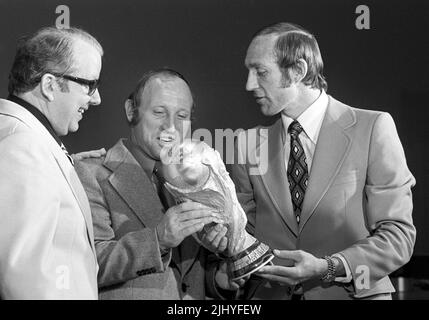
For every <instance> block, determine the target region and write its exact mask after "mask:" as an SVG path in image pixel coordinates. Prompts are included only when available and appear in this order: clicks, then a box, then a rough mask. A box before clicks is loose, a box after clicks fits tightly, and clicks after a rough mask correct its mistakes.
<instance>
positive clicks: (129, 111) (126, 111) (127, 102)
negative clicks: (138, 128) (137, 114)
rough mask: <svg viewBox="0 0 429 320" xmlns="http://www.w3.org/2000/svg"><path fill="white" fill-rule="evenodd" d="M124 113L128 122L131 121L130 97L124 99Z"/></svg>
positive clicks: (131, 105)
mask: <svg viewBox="0 0 429 320" xmlns="http://www.w3.org/2000/svg"><path fill="white" fill-rule="evenodd" d="M124 107H125V115H126V116H127V120H128V122H131V121H132V120H133V117H134V111H133V101H132V100H131V99H127V100H126V101H125V105H124Z"/></svg>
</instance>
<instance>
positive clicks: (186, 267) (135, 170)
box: [77, 69, 236, 300]
mask: <svg viewBox="0 0 429 320" xmlns="http://www.w3.org/2000/svg"><path fill="white" fill-rule="evenodd" d="M192 109H193V98H192V94H191V91H190V89H189V86H188V83H187V81H186V80H185V78H184V77H183V76H182V75H181V74H180V73H178V72H176V71H174V70H170V69H160V70H155V71H149V72H147V73H145V74H144V75H143V77H142V78H141V80H140V81H139V83H138V84H137V86H136V88H135V90H134V92H133V93H132V94H131V96H130V98H129V99H128V100H127V101H126V103H125V112H126V116H127V120H128V122H129V125H130V137H129V139H120V140H119V141H118V142H117V143H116V144H115V145H114V146H113V147H112V148H111V149H109V150H108V151H107V154H106V156H105V157H101V158H99V159H85V160H83V161H80V162H77V171H78V173H79V176H80V178H81V180H82V183H83V185H84V187H85V190H86V192H87V194H88V197H89V200H90V205H91V211H92V214H93V221H94V234H95V247H96V251H97V257H98V262H99V264H100V271H99V275H98V284H99V288H100V299H145V300H148V299H154V300H160V299H169V300H171V299H205V298H206V296H211V297H214V298H221V295H220V292H219V291H218V288H217V287H216V283H219V284H220V287H219V289H230V288H232V289H233V288H234V287H233V286H230V285H229V284H228V283H226V282H225V281H224V282H222V279H223V280H224V279H225V274H224V273H223V274H222V272H220V271H219V272H216V271H217V270H216V269H217V261H216V259H214V257H210V256H209V255H208V254H207V251H206V250H205V249H204V248H203V247H202V246H200V245H199V244H198V243H197V242H196V241H195V240H194V238H193V237H192V236H191V235H192V234H193V233H195V232H198V231H200V230H201V229H202V228H203V226H204V225H205V224H207V223H210V222H212V221H213V216H214V214H213V213H212V212H210V211H209V210H207V209H208V208H207V207H204V206H202V205H200V204H198V203H194V202H187V203H183V204H180V205H177V206H176V205H175V203H174V200H173V199H172V198H169V194H168V193H166V190H162V184H161V183H160V181H159V180H160V179H162V177H159V175H157V172H156V168H157V166H158V165H159V163H160V152H161V150H162V148H168V147H169V146H172V145H173V144H174V143H178V142H180V141H181V139H182V138H183V137H184V136H186V135H187V133H189V130H190V118H191V113H192ZM225 233H226V228H219V230H217V231H216V232H213V233H210V234H209V235H208V236H207V244H208V245H210V247H211V248H213V250H216V249H217V250H220V251H223V250H224V249H225V248H226V238H225V237H224V235H225ZM209 260H210V261H209ZM211 260H213V263H211ZM222 276H223V277H222ZM219 279H220V280H219ZM215 281H216V282H215ZM222 283H223V285H222ZM235 288H236V287H235Z"/></svg>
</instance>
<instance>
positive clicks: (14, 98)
mask: <svg viewBox="0 0 429 320" xmlns="http://www.w3.org/2000/svg"><path fill="white" fill-rule="evenodd" d="M7 100H9V101H12V102H15V103H16V104H19V105H20V106H21V107H23V108H25V109H26V110H27V111H28V112H30V113H31V114H32V115H33V116H34V117H36V119H37V120H39V122H40V123H41V124H42V125H43V126H44V127H45V128H46V130H48V132H49V133H50V134H51V136H52V137H53V138H54V139H55V141H56V142H57V143H58V145H59V146H60V147H61V146H64V144H63V143H62V141H61V139H60V137H59V136H58V135H57V133H56V132H55V130H54V128H53V127H52V125H51V123H50V122H49V120H48V118H46V116H45V115H44V114H43V113H42V112H41V111H40V110H39V109H37V108H36V107H35V106H33V105H32V104H31V103H29V102H27V101H25V100H24V99H21V98H20V97H17V96H15V95H13V94H10V95H9V96H8V97H7Z"/></svg>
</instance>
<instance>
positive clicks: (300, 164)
mask: <svg viewBox="0 0 429 320" xmlns="http://www.w3.org/2000/svg"><path fill="white" fill-rule="evenodd" d="M302 131H303V128H302V127H301V125H300V124H299V122H298V121H296V120H294V121H293V122H292V123H291V124H290V125H289V128H288V132H289V133H290V154H289V163H288V167H287V177H288V180H289V188H290V194H291V198H292V204H293V210H294V212H295V218H296V221H297V222H298V224H299V221H300V217H301V210H302V203H303V201H304V196H305V190H306V189H307V185H308V169H307V161H306V158H305V153H304V148H303V147H302V144H301V140H300V139H299V134H300V133H301V132H302Z"/></svg>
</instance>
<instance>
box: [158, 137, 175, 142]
mask: <svg viewBox="0 0 429 320" xmlns="http://www.w3.org/2000/svg"><path fill="white" fill-rule="evenodd" d="M159 139H160V140H161V141H163V142H171V141H173V140H174V138H172V137H160V138H159Z"/></svg>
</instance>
